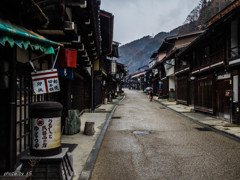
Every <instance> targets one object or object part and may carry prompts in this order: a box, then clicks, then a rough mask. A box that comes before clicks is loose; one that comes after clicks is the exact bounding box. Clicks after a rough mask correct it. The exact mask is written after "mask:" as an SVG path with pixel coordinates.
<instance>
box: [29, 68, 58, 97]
mask: <svg viewBox="0 0 240 180" xmlns="http://www.w3.org/2000/svg"><path fill="white" fill-rule="evenodd" d="M31 76H32V83H33V90H34V93H35V94H46V93H52V92H58V91H60V85H59V79H58V72H57V69H53V70H45V71H38V72H36V73H35V72H32V73H31Z"/></svg>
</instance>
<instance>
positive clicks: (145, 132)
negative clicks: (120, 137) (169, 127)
mask: <svg viewBox="0 0 240 180" xmlns="http://www.w3.org/2000/svg"><path fill="white" fill-rule="evenodd" d="M132 133H133V134H136V135H148V134H151V131H133V132H132Z"/></svg>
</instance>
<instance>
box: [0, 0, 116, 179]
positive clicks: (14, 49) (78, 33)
mask: <svg viewBox="0 0 240 180" xmlns="http://www.w3.org/2000/svg"><path fill="white" fill-rule="evenodd" d="M0 9H1V11H0V32H1V34H0V52H1V53H0V56H1V60H0V64H1V68H0V72H1V73H0V96H1V99H2V100H1V107H2V108H1V112H2V114H3V117H2V126H1V128H0V129H1V134H0V140H1V142H2V143H1V149H2V150H3V151H1V155H0V174H3V173H4V172H6V171H11V172H13V171H14V170H15V168H16V167H17V166H18V165H19V164H18V162H19V159H20V157H21V156H23V155H24V154H26V153H27V152H28V151H29V147H30V132H31V127H30V118H29V105H30V104H31V103H32V102H37V101H49V100H54V101H59V102H61V103H62V104H63V105H64V110H63V118H62V119H63V122H62V125H64V118H65V117H66V116H67V111H68V110H69V109H78V110H79V111H80V112H81V111H83V110H85V109H89V110H94V108H95V107H96V106H97V104H95V101H94V87H95V89H98V88H96V86H94V85H95V84H97V83H94V80H96V79H94V73H93V71H94V65H95V64H96V63H95V62H97V61H98V60H99V59H100V58H101V55H103V54H102V48H101V47H102V46H103V44H101V40H103V39H104V38H106V37H101V33H100V32H101V29H100V26H101V24H100V1H99V0H89V1H86V0H79V1H72V0H66V1H65V0H63V1H62V0H49V1H45V0H36V1H31V0H26V1H17V0H8V1H5V0H4V1H3V2H2V4H1V7H0ZM26 9H27V11H26ZM16 12H18V13H16ZM2 19H3V20H2ZM102 26H105V25H104V24H102ZM23 27H24V28H23ZM26 28H28V29H30V28H31V30H28V29H26ZM40 34H41V35H40ZM43 36H44V37H43ZM45 37H46V38H48V39H46V38H45ZM50 39H51V40H50ZM103 41H104V40H103ZM111 46H112V44H111ZM58 47H60V51H59V58H58V59H57V63H56V64H55V68H57V69H58V74H59V80H60V89H61V91H60V92H57V93H51V94H44V95H35V94H34V93H33V88H32V82H31V76H30V74H31V72H33V68H32V66H31V65H30V64H31V63H29V62H30V60H31V62H32V64H33V65H34V67H35V68H36V70H47V69H51V68H52V66H53V62H54V60H55V57H56V54H58ZM70 51H72V52H73V53H74V54H75V55H73V56H74V57H75V58H76V59H75V58H71V59H75V60H76V61H75V64H74V65H72V64H71V62H70V61H69V60H68V58H66V56H67V55H66V54H67V52H70ZM101 87H102V86H101ZM99 91H100V89H99Z"/></svg>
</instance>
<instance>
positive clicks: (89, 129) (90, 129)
mask: <svg viewBox="0 0 240 180" xmlns="http://www.w3.org/2000/svg"><path fill="white" fill-rule="evenodd" d="M94 124H95V123H94V122H86V123H85V127H84V134H85V135H88V136H92V135H94V133H95V130H94Z"/></svg>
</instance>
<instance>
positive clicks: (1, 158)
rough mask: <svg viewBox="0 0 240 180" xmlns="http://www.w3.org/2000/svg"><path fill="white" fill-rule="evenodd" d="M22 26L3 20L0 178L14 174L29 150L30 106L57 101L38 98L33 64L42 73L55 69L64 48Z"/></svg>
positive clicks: (0, 26)
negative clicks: (58, 52) (57, 50)
mask: <svg viewBox="0 0 240 180" xmlns="http://www.w3.org/2000/svg"><path fill="white" fill-rule="evenodd" d="M3 18H4V17H3ZM8 20H11V19H8ZM13 21H14V20H13ZM14 22H16V23H17V21H14ZM19 24H21V23H19V22H18V25H16V24H15V23H11V22H10V21H7V20H6V19H5V20H2V19H1V20H0V32H1V34H0V56H1V59H0V64H1V70H0V97H1V102H0V104H1V110H0V112H1V114H2V117H1V127H0V131H1V134H0V140H1V145H0V147H1V154H0V174H3V173H4V172H6V171H14V170H15V168H16V167H17V165H18V161H19V159H20V157H21V156H23V155H24V154H26V153H27V152H28V150H29V147H30V140H31V139H30V132H31V126H30V117H29V105H30V104H31V103H32V102H38V101H46V100H52V99H54V95H53V94H45V95H36V94H34V92H33V88H32V80H31V72H33V68H32V67H31V65H30V63H29V62H30V61H31V62H32V64H33V66H34V67H35V68H36V69H38V70H47V69H50V68H52V59H53V58H54V57H55V55H54V54H55V50H54V49H55V48H56V47H57V46H59V45H60V44H58V43H56V42H54V41H50V40H48V39H46V38H44V37H42V36H40V35H38V34H36V33H33V32H32V31H30V30H27V29H25V28H23V27H22V26H21V25H19ZM39 47H41V48H39ZM51 54H52V55H51Z"/></svg>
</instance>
